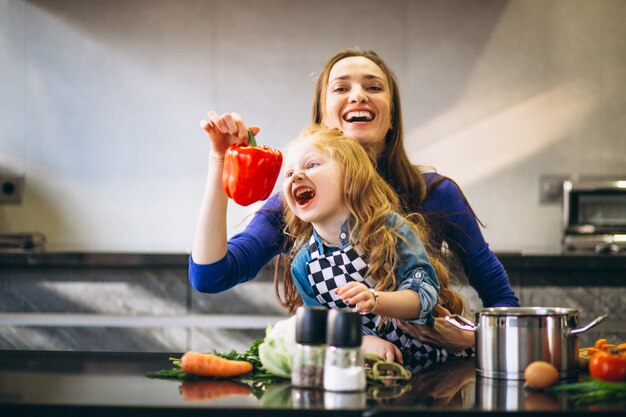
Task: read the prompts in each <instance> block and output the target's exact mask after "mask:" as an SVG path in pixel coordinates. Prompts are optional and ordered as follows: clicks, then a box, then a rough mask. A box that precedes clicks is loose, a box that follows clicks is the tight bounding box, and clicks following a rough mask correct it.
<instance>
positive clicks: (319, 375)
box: [291, 307, 328, 388]
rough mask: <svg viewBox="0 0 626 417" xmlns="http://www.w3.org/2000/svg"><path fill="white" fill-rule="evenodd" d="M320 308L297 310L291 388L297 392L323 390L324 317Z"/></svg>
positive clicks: (324, 312)
mask: <svg viewBox="0 0 626 417" xmlns="http://www.w3.org/2000/svg"><path fill="white" fill-rule="evenodd" d="M327 315H328V309H326V308H323V307H298V309H297V310H296V343H297V345H296V350H295V352H294V355H293V364H292V368H291V369H292V370H291V385H293V386H294V387H298V388H323V386H324V382H323V381H324V357H325V355H326V317H327Z"/></svg>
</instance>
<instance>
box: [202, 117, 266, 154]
mask: <svg viewBox="0 0 626 417" xmlns="http://www.w3.org/2000/svg"><path fill="white" fill-rule="evenodd" d="M200 127H202V129H203V130H204V131H205V132H207V134H208V136H209V140H210V141H211V151H212V153H213V156H214V157H215V158H216V159H222V160H223V159H224V153H226V148H228V146H229V145H230V144H233V143H248V129H250V130H251V131H252V134H253V135H256V134H257V133H259V131H260V130H261V129H260V128H259V127H258V126H250V127H249V128H248V127H246V125H245V123H244V122H243V119H242V117H241V116H240V115H239V114H237V113H224V114H223V115H221V116H220V115H219V114H217V113H216V112H214V111H210V112H209V113H208V114H207V119H206V120H202V121H201V122H200Z"/></svg>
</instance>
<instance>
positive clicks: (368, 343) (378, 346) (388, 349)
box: [361, 335, 402, 364]
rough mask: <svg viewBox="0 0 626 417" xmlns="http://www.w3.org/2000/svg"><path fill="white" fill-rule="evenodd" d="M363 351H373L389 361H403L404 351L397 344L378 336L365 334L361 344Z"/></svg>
mask: <svg viewBox="0 0 626 417" xmlns="http://www.w3.org/2000/svg"><path fill="white" fill-rule="evenodd" d="M361 349H363V353H372V354H374V355H378V356H380V357H381V358H383V359H385V360H388V361H395V362H398V363H400V364H401V363H402V353H401V352H400V349H398V347H397V346H396V345H394V344H393V343H391V342H388V341H386V340H384V339H381V338H380V337H378V336H373V335H364V336H363V343H362V344H361Z"/></svg>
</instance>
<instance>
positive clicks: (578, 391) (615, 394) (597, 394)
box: [547, 379, 626, 405]
mask: <svg viewBox="0 0 626 417" xmlns="http://www.w3.org/2000/svg"><path fill="white" fill-rule="evenodd" d="M547 391H550V392H554V393H556V394H559V395H564V396H566V397H568V398H571V399H572V400H574V401H575V402H576V404H578V405H592V404H617V403H625V402H626V382H605V381H600V380H597V379H592V380H590V381H587V382H578V383H574V384H565V385H556V386H553V387H550V388H548V389H547Z"/></svg>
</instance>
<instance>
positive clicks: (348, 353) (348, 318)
mask: <svg viewBox="0 0 626 417" xmlns="http://www.w3.org/2000/svg"><path fill="white" fill-rule="evenodd" d="M361 326H362V325H361V315H360V314H358V313H353V312H346V311H340V310H330V311H329V312H328V326H327V330H326V333H327V338H326V340H327V344H328V347H327V349H326V360H325V362H324V389H325V390H327V391H334V392H355V391H364V390H365V388H366V379H365V361H364V359H363V351H362V350H361V340H362V336H361Z"/></svg>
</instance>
